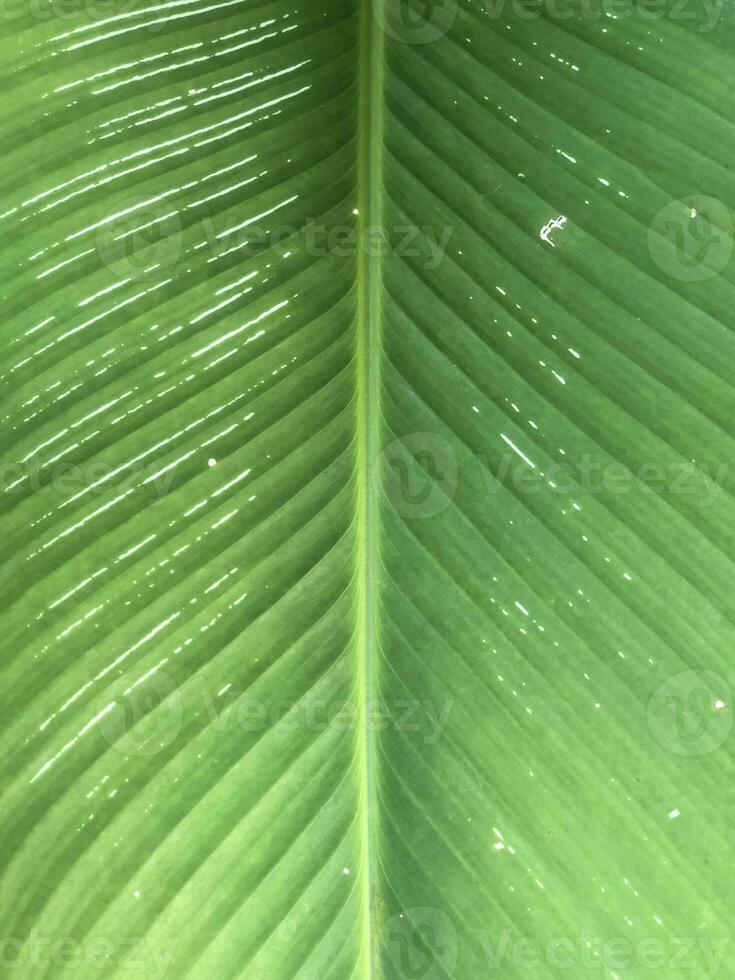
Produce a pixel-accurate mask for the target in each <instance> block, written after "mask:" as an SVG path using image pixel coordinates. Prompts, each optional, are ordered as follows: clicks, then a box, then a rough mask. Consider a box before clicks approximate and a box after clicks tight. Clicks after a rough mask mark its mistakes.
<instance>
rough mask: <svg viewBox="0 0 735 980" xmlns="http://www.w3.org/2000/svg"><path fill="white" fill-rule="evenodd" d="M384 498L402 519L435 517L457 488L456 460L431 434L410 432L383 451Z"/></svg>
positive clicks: (445, 442)
mask: <svg viewBox="0 0 735 980" xmlns="http://www.w3.org/2000/svg"><path fill="white" fill-rule="evenodd" d="M382 463H383V477H384V486H385V494H386V498H387V500H388V502H389V504H390V505H391V507H392V508H393V509H394V510H395V511H396V513H398V514H400V515H401V517H409V518H422V517H434V516H436V515H437V514H439V513H441V511H443V510H444V509H445V508H446V507H448V506H449V502H450V500H451V499H452V497H453V496H454V493H455V491H456V489H457V475H458V474H457V457H456V456H455V454H454V450H453V449H452V447H451V445H450V444H449V443H448V442H447V440H446V439H444V438H443V437H442V436H439V435H437V434H436V433H434V432H413V433H411V434H410V435H408V436H405V437H404V438H403V439H396V440H395V441H394V442H392V443H390V445H388V446H386V448H385V449H384V450H383V460H382Z"/></svg>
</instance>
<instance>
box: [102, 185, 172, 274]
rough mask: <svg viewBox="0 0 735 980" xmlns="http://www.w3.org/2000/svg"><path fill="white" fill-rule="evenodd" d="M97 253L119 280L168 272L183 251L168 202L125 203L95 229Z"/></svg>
mask: <svg viewBox="0 0 735 980" xmlns="http://www.w3.org/2000/svg"><path fill="white" fill-rule="evenodd" d="M95 245H96V249H97V254H98V255H99V257H100V259H101V260H102V262H104V264H105V265H106V266H107V268H108V269H109V270H110V271H111V272H113V273H114V274H115V275H116V276H119V277H120V278H121V279H134V280H140V279H149V278H152V277H156V278H160V277H161V275H165V273H167V272H170V271H171V269H173V268H174V266H175V265H176V263H177V262H178V261H179V259H180V258H181V255H182V252H183V233H182V229H181V221H180V219H179V213H178V210H177V208H176V205H175V204H174V203H172V202H171V201H161V200H148V201H138V200H128V201H126V202H124V203H121V204H119V205H118V206H117V207H116V208H115V209H114V211H111V212H110V213H109V214H108V215H107V216H106V217H105V218H103V220H102V221H101V222H100V224H99V225H98V227H97V233H96V237H95Z"/></svg>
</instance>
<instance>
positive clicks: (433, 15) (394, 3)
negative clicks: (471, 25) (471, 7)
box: [373, 0, 457, 44]
mask: <svg viewBox="0 0 735 980" xmlns="http://www.w3.org/2000/svg"><path fill="white" fill-rule="evenodd" d="M373 10H374V12H375V14H376V16H377V20H378V23H379V24H380V26H381V27H382V29H383V30H384V31H385V33H386V34H387V35H388V36H389V37H391V38H393V40H394V41H400V42H401V44H431V43H432V42H433V41H438V40H439V38H441V37H444V35H445V34H446V33H447V32H448V31H449V30H450V29H451V27H452V25H453V24H454V22H455V20H456V19H457V0H416V2H415V3H411V2H408V0H373Z"/></svg>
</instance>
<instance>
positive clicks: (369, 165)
mask: <svg viewBox="0 0 735 980" xmlns="http://www.w3.org/2000/svg"><path fill="white" fill-rule="evenodd" d="M383 7H384V0H362V3H361V6H360V58H359V65H358V71H359V99H360V107H359V115H358V127H359V131H358V154H359V167H358V195H357V196H358V205H357V207H358V212H359V214H358V222H357V224H358V241H359V243H360V244H359V247H358V253H357V323H356V351H355V357H356V379H355V380H356V386H357V397H356V419H355V423H356V484H357V487H356V511H355V555H356V574H355V585H356V597H357V604H356V611H357V629H356V647H357V657H356V666H357V680H356V696H357V701H358V716H359V718H360V723H359V725H358V732H357V737H358V741H357V745H356V752H357V766H358V771H359V774H360V802H359V821H360V835H361V860H360V873H361V879H362V882H361V884H362V889H361V914H362V924H363V934H362V949H361V960H362V963H363V970H362V973H363V976H364V977H366V978H371V980H372V978H377V977H378V975H379V970H378V943H377V928H376V921H377V855H376V846H377V840H376V833H377V831H376V817H377V814H376V804H377V788H376V778H375V756H376V753H375V733H374V731H373V730H372V726H371V725H370V724H369V712H370V710H371V704H372V703H373V702H374V700H375V690H376V669H377V663H378V603H379V598H378V585H377V575H378V570H379V567H380V556H379V492H380V476H379V457H380V419H381V412H380V349H381V256H380V254H379V253H380V249H377V253H378V254H374V252H373V250H372V249H368V248H366V247H365V246H366V243H367V242H368V241H369V240H370V235H369V229H374V228H382V226H383V102H384V66H383V58H384V46H385V41H384V34H383V29H382V17H383V12H384V9H383Z"/></svg>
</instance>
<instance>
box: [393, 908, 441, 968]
mask: <svg viewBox="0 0 735 980" xmlns="http://www.w3.org/2000/svg"><path fill="white" fill-rule="evenodd" d="M380 940H381V945H382V946H383V947H384V948H385V949H387V951H388V955H389V957H390V960H391V962H392V963H393V964H395V967H396V971H397V976H398V977H400V978H401V980H448V978H450V977H451V976H452V975H453V974H454V971H455V969H456V967H457V930H456V929H455V928H454V925H453V923H452V920H451V919H450V918H449V917H448V916H447V915H445V914H444V912H442V911H441V910H440V909H435V908H414V909H406V911H405V912H400V913H399V914H398V915H394V916H393V917H392V918H391V919H389V920H388V921H387V922H386V923H385V924H384V925H383V926H382V927H381V930H380Z"/></svg>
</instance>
